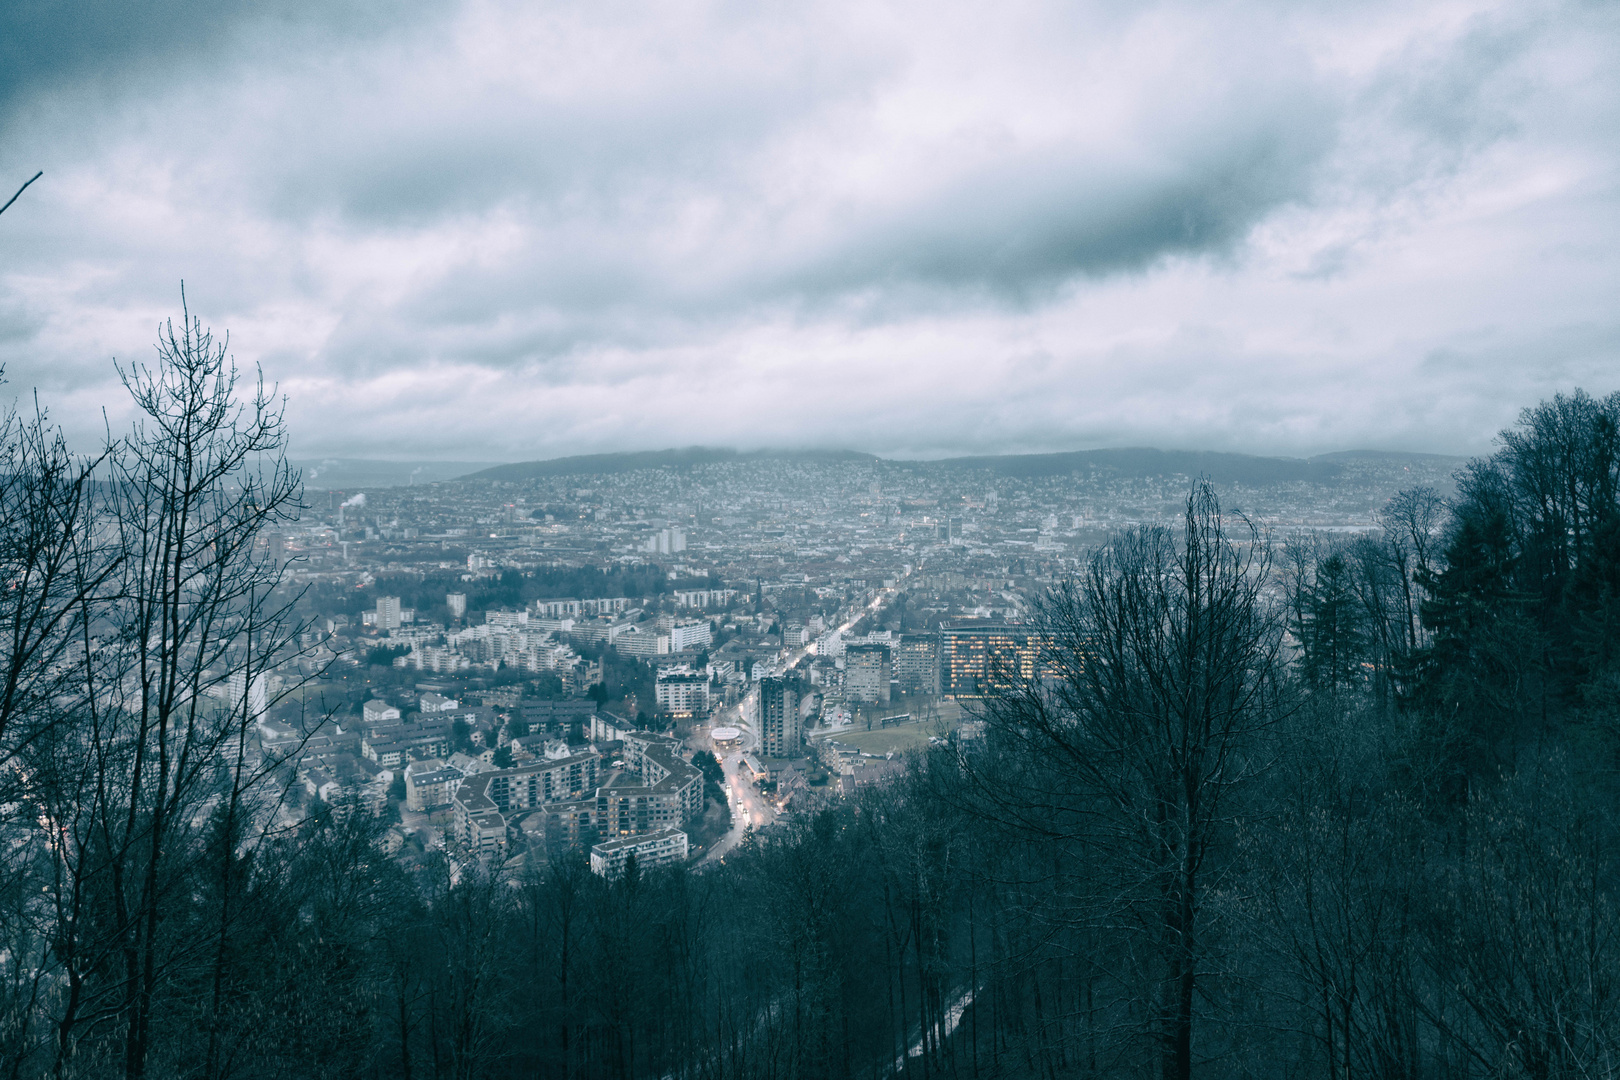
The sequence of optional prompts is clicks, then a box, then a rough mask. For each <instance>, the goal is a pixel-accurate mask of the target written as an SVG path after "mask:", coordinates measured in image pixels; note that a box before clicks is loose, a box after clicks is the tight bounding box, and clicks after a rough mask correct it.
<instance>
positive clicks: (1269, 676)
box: [979, 482, 1282, 1080]
mask: <svg viewBox="0 0 1620 1080" xmlns="http://www.w3.org/2000/svg"><path fill="white" fill-rule="evenodd" d="M1228 520H1229V519H1228V518H1226V517H1225V516H1223V514H1222V512H1221V509H1220V505H1219V502H1218V500H1217V499H1216V496H1215V493H1214V491H1213V490H1212V489H1211V487H1210V486H1209V485H1208V484H1207V483H1202V482H1201V483H1199V484H1198V485H1196V486H1195V487H1194V489H1193V491H1192V493H1191V495H1190V496H1189V497H1188V500H1187V504H1186V512H1185V520H1184V525H1183V528H1182V530H1181V531H1180V533H1179V535H1178V534H1177V533H1175V532H1173V531H1171V530H1168V529H1165V528H1159V527H1152V528H1137V529H1132V530H1130V531H1128V532H1125V533H1124V534H1122V535H1120V536H1118V537H1116V538H1115V539H1114V541H1113V542H1112V544H1111V545H1110V546H1108V547H1107V548H1104V549H1103V550H1101V551H1098V552H1097V553H1095V554H1094V555H1093V556H1092V558H1091V560H1090V562H1089V564H1088V565H1087V567H1086V568H1085V570H1084V572H1083V574H1082V575H1081V577H1080V578H1079V579H1078V580H1075V581H1070V582H1067V583H1064V584H1062V585H1060V586H1059V587H1058V588H1057V589H1056V590H1055V591H1054V592H1053V593H1052V594H1051V595H1050V596H1049V597H1048V598H1047V599H1046V600H1045V602H1044V603H1042V604H1041V606H1040V608H1039V612H1038V627H1039V629H1038V637H1039V639H1040V642H1041V645H1040V665H1039V666H1040V668H1041V671H1040V673H1039V674H1038V676H1037V677H1036V678H1035V679H1033V680H1026V681H1025V682H1024V685H1023V686H1021V687H1020V688H1019V689H1017V690H1016V691H1015V692H1013V693H1012V694H1010V695H1008V696H1006V697H1003V698H1001V699H999V700H996V701H994V702H992V703H991V704H990V705H989V707H988V709H987V715H988V718H989V719H990V720H991V722H992V727H993V729H994V730H995V732H996V734H997V736H998V738H999V739H1000V740H1001V741H1002V742H1003V744H1004V745H1007V746H1009V747H1010V748H1011V752H1012V753H1013V754H1014V755H1016V756H1017V757H1019V758H1021V759H1022V760H1023V761H1024V762H1025V763H1026V766H1025V767H1024V768H1023V769H1021V770H1019V771H1018V772H1017V773H1016V778H1015V779H1013V780H1012V781H1010V782H1009V781H1008V780H1006V779H1005V778H1004V777H991V776H982V777H981V778H980V779H981V783H980V785H979V786H980V790H981V792H982V793H983V795H984V796H985V798H984V799H983V800H982V801H981V803H980V806H981V808H983V809H984V810H986V811H987V812H989V813H990V814H991V815H992V816H995V817H999V818H1001V819H1002V820H1004V821H1006V822H1007V823H1008V824H1009V825H1011V826H1013V827H1015V828H1020V829H1024V830H1027V831H1033V832H1036V833H1041V832H1044V833H1046V834H1047V835H1048V836H1050V837H1052V838H1054V839H1060V840H1069V841H1071V842H1079V843H1080V844H1081V845H1083V846H1085V847H1087V848H1088V849H1089V850H1090V852H1091V854H1092V857H1093V858H1094V859H1098V860H1103V861H1106V863H1107V865H1108V866H1109V868H1110V869H1109V871H1108V872H1109V874H1110V875H1111V880H1110V881H1109V882H1108V883H1107V888H1108V889H1109V890H1110V891H1111V892H1112V895H1111V896H1096V897H1094V898H1093V900H1092V903H1093V905H1094V906H1093V907H1092V909H1091V910H1089V911H1084V912H1079V913H1076V918H1077V919H1082V920H1083V919H1093V920H1097V921H1098V922H1100V923H1109V924H1112V925H1130V926H1133V927H1134V930H1133V931H1132V932H1131V934H1130V935H1129V937H1130V939H1131V940H1130V941H1128V942H1126V943H1125V953H1124V955H1130V956H1135V957H1137V958H1139V963H1140V968H1139V975H1140V977H1141V978H1143V979H1145V980H1146V982H1147V984H1148V985H1147V986H1146V987H1144V988H1143V989H1144V990H1145V991H1146V994H1147V996H1148V997H1149V998H1150V999H1151V1002H1152V1005H1151V1012H1150V1015H1149V1016H1148V1017H1147V1021H1148V1025H1149V1032H1150V1033H1151V1035H1152V1037H1153V1039H1154V1041H1155V1042H1156V1043H1157V1046H1158V1055H1159V1062H1160V1071H1161V1073H1162V1075H1163V1076H1165V1077H1166V1078H1171V1080H1184V1078H1186V1077H1187V1076H1189V1075H1190V1074H1191V1072H1192V1063H1193V1037H1194V1030H1193V1028H1194V1017H1195V1012H1196V1008H1197V1001H1198V997H1199V980H1200V977H1201V973H1202V971H1203V970H1204V969H1203V967H1202V965H1203V962H1204V960H1205V958H1206V948H1207V946H1206V942H1205V940H1204V933H1205V931H1206V929H1207V926H1206V921H1207V919H1208V915H1209V913H1208V910H1207V907H1206V901H1207V898H1208V895H1209V893H1210V890H1211V882H1212V880H1214V879H1216V878H1217V877H1218V874H1219V871H1220V868H1219V865H1218V863H1217V861H1216V849H1217V847H1218V845H1219V843H1220V840H1221V832H1222V826H1223V823H1224V822H1225V820H1226V813H1227V803H1228V799H1229V796H1230V794H1231V792H1232V791H1233V789H1234V788H1235V787H1237V786H1238V785H1240V784H1241V783H1243V782H1244V781H1245V780H1247V779H1249V778H1250V777H1251V776H1252V774H1253V765H1252V764H1251V761H1250V758H1249V757H1248V756H1247V754H1246V750H1247V748H1248V745H1249V742H1250V740H1251V738H1252V737H1253V736H1254V735H1255V734H1256V733H1257V732H1259V731H1260V729H1261V728H1263V727H1264V726H1265V725H1266V724H1268V723H1269V722H1271V721H1272V720H1273V719H1274V718H1275V716H1276V715H1277V713H1278V710H1279V707H1280V705H1279V702H1280V698H1279V688H1278V682H1277V679H1276V675H1277V671H1276V668H1277V664H1278V659H1279V650H1280V648H1281V640H1282V634H1281V627H1280V620H1279V619H1278V618H1277V617H1276V615H1275V613H1274V612H1273V610H1272V608H1271V607H1270V606H1269V604H1268V603H1267V601H1266V600H1265V597H1264V590H1265V589H1266V587H1267V583H1268V579H1269V577H1270V568H1271V553H1270V548H1269V547H1268V545H1267V544H1266V543H1265V542H1264V540H1263V538H1262V537H1260V536H1259V534H1258V533H1257V532H1256V531H1255V530H1254V529H1253V528H1252V526H1249V525H1248V523H1247V522H1242V529H1241V531H1240V532H1239V533H1238V534H1237V535H1236V536H1233V535H1231V534H1229V532H1228V529H1227V524H1228ZM998 764H999V762H998Z"/></svg>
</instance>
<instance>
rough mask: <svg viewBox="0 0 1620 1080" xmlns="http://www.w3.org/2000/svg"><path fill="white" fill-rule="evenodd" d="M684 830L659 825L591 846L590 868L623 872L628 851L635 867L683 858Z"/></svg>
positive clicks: (616, 873)
mask: <svg viewBox="0 0 1620 1080" xmlns="http://www.w3.org/2000/svg"><path fill="white" fill-rule="evenodd" d="M687 851H688V847H687V839H686V834H685V833H684V832H682V831H681V830H680V829H676V828H668V829H659V830H658V831H657V832H652V833H647V834H646V835H645V836H625V837H621V838H620V839H618V840H609V841H607V842H606V843H602V844H596V845H593V846H592V847H591V872H592V873H593V874H598V875H600V876H602V877H606V878H613V877H618V876H619V875H620V874H622V873H624V865H625V863H626V862H628V861H629V859H630V856H631V854H632V853H633V854H634V855H635V857H636V866H637V868H638V869H647V868H649V867H653V866H669V865H671V864H675V863H682V862H685V861H686V857H687Z"/></svg>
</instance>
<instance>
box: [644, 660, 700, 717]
mask: <svg viewBox="0 0 1620 1080" xmlns="http://www.w3.org/2000/svg"><path fill="white" fill-rule="evenodd" d="M656 692H657V697H658V707H659V708H660V709H663V710H664V711H665V712H668V713H671V714H673V715H675V716H703V715H706V714H707V713H708V711H709V677H708V675H707V674H705V673H704V672H701V671H693V670H692V668H691V667H690V666H688V665H686V664H678V665H676V666H675V667H672V668H665V669H664V670H663V671H660V672H659V673H658V681H657V685H656Z"/></svg>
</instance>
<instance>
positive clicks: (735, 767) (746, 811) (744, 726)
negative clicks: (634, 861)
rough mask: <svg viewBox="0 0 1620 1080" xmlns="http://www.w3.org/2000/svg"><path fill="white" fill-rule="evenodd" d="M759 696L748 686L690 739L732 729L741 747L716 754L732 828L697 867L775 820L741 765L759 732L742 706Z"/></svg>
mask: <svg viewBox="0 0 1620 1080" xmlns="http://www.w3.org/2000/svg"><path fill="white" fill-rule="evenodd" d="M894 592H895V591H894V590H893V589H879V590H878V593H877V595H876V596H874V597H873V598H872V602H871V603H869V604H867V605H866V606H865V607H864V608H862V609H861V610H860V611H858V612H856V613H855V614H854V615H851V616H850V617H849V618H848V619H847V620H845V621H844V624H843V625H842V626H840V627H838V631H837V632H838V633H839V634H847V633H848V632H849V630H850V628H851V627H853V626H854V625H855V624H856V623H858V622H860V621H861V620H862V619H864V618H866V617H867V616H868V615H875V614H877V613H878V612H879V611H881V610H882V609H883V605H884V604H885V603H887V602H888V601H889V600H890V599H891V598H892V597H893V596H894ZM814 648H815V646H814V645H813V644H812V645H800V646H798V647H797V648H795V649H794V650H793V651H792V652H790V653H788V654H787V658H786V659H787V663H786V665H785V670H787V671H792V670H793V669H794V668H796V667H798V666H799V664H801V663H802V662H803V661H804V659H805V657H807V656H809V655H810V654H811V652H812V650H814ZM758 696H759V688H758V687H757V686H754V687H750V688H749V690H748V693H747V694H745V695H743V698H742V700H741V701H739V702H737V703H736V704H735V705H728V706H726V707H725V708H724V709H722V710H720V711H719V712H718V713H716V714H715V715H714V717H713V718H712V719H711V720H710V721H709V723H708V725H707V726H706V727H704V728H701V729H699V731H696V732H693V736H694V737H696V738H698V740H699V741H700V742H702V741H706V738H707V736H708V733H709V732H710V731H712V730H713V729H714V728H717V727H734V728H737V729H738V730H739V731H741V732H742V746H741V747H740V748H739V749H737V750H734V751H732V752H730V753H728V754H726V755H724V756H723V757H721V756H720V754H718V753H716V755H715V756H716V757H719V758H720V767H721V768H722V769H723V770H724V771H725V774H726V783H728V784H730V785H731V796H730V801H731V829H730V831H728V832H727V833H726V834H725V835H724V836H722V837H721V838H720V839H719V840H716V841H715V842H714V846H713V847H711V848H710V849H709V851H708V854H706V855H704V856H703V858H702V859H700V860H699V861H698V864H697V865H698V866H700V867H702V866H706V865H708V864H710V863H711V862H717V861H720V860H722V859H724V858H725V857H726V853H727V852H728V851H730V850H731V849H732V848H735V847H736V846H737V845H738V844H740V843H742V841H743V837H744V836H746V835H747V834H748V830H749V829H750V828H761V827H763V826H765V825H769V824H770V823H771V822H773V821H775V820H776V815H777V810H776V807H775V806H773V805H772V804H771V803H770V802H769V801H767V800H766V798H765V796H763V795H761V794H760V793H759V791H758V789H756V788H755V787H754V783H753V780H752V778H751V777H749V776H747V769H745V768H744V767H743V763H742V758H743V754H744V753H746V752H748V751H750V750H753V749H755V748H757V747H758V746H759V732H757V731H755V730H754V727H753V725H752V724H749V723H747V722H746V721H744V720H743V716H744V715H745V714H746V713H747V712H748V711H749V710H748V709H747V708H745V706H747V705H749V704H750V703H751V702H752V701H753V700H754V699H756V698H757V697H758ZM709 746H710V747H712V746H713V743H709Z"/></svg>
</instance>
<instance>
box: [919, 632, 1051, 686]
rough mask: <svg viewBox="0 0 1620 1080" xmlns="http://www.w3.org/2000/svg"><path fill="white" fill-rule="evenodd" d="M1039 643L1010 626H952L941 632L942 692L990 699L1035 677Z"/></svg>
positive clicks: (940, 676)
mask: <svg viewBox="0 0 1620 1080" xmlns="http://www.w3.org/2000/svg"><path fill="white" fill-rule="evenodd" d="M1038 651H1039V646H1038V643H1037V642H1036V641H1035V639H1034V637H1033V636H1032V635H1031V634H1030V632H1029V628H1028V627H1024V626H1018V625H1015V624H1008V623H969V622H961V623H954V624H948V625H945V626H942V627H940V629H939V692H940V693H942V694H950V695H952V696H954V697H987V696H989V695H990V694H994V693H996V692H997V691H999V690H1004V689H1007V688H1008V687H1010V686H1013V685H1016V684H1018V683H1020V682H1022V681H1026V680H1029V679H1032V678H1034V677H1035V666H1036V655H1037V653H1038Z"/></svg>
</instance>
